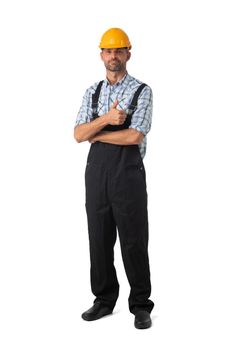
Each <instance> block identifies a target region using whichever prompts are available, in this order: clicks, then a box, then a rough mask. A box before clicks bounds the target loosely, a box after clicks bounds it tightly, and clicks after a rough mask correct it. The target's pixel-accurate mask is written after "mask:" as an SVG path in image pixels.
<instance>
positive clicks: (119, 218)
mask: <svg viewBox="0 0 233 350" xmlns="http://www.w3.org/2000/svg"><path fill="white" fill-rule="evenodd" d="M116 181H117V184H116V186H117V191H116V195H115V197H114V201H113V213H114V218H115V221H116V223H117V227H118V231H119V238H120V245H121V252H122V258H123V262H124V267H125V271H126V275H127V278H128V281H129V284H130V287H131V291H130V295H129V309H130V312H132V313H135V312H136V311H137V310H139V309H143V310H147V311H148V312H151V310H152V309H153V307H154V303H153V302H152V301H151V300H150V299H149V297H150V294H151V282H150V267H149V258H148V214H147V191H146V180H145V169H144V165H143V164H140V166H139V165H136V166H130V167H129V168H127V166H126V167H125V168H124V169H123V170H122V171H119V173H118V176H117V177H116Z"/></svg>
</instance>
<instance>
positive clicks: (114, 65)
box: [105, 60, 125, 72]
mask: <svg viewBox="0 0 233 350" xmlns="http://www.w3.org/2000/svg"><path fill="white" fill-rule="evenodd" d="M105 67H106V69H107V70H109V71H110V72H120V71H122V70H124V69H125V63H121V62H119V61H118V60H114V61H110V62H108V63H105Z"/></svg>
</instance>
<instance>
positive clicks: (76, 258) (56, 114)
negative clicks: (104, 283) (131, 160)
mask: <svg viewBox="0 0 233 350" xmlns="http://www.w3.org/2000/svg"><path fill="white" fill-rule="evenodd" d="M230 3H231V1H224V0H221V1H214V0H213V1H207V0H196V1H188V0H184V1H181V0H178V1H171V0H170V1H169V0H161V1H148V0H144V1H140V2H138V3H137V2H135V1H134V2H133V1H132V2H130V1H128V2H126V1H121V0H119V1H117V2H111V1H105V0H102V1H85V2H82V3H81V2H80V1H77V0H76V1H74V0H73V1H71V0H66V1H52V0H46V1H43V0H40V1H32V0H30V1H29V0H28V1H26V0H22V1H11V0H7V1H6V0H5V1H4V0H3V1H1V5H0V35H1V45H0V50H1V54H0V59H1V63H0V69H1V72H0V100H1V107H0V108H1V110H0V117H1V121H0V152H1V158H0V166H1V168H0V176H1V182H0V206H1V208H0V210H1V211H0V213H1V221H0V230H1V242H0V259H1V260H0V269H1V273H0V283H1V288H0V303H1V304H0V322H1V325H0V328H1V335H0V348H1V350H7V349H14V350H15V349H24V350H26V349H30V350H32V349H33V350H37V349H40V350H41V349H43V350H47V349H48V350H51V349H56V350H60V349H64V350H67V349H69V350H73V349H89V348H90V349H91V348H92V349H93V348H94V349H109V348H110V349H113V350H115V349H120V348H121V349H123V348H129V347H131V348H132V349H142V348H143V349H144V348H145V349H146V348H147V349H149V348H150V349H151V348H155V349H159V350H161V349H179V350H183V349H185V350H187V349H189V350H191V349H195V350H196V349H224V350H228V349H232V347H233V341H232V329H233V321H232V320H233V317H232V315H233V302H232V295H233V287H232V266H233V257H232V233H233V225H232V212H233V203H232V202H233V199H232V198H233V186H232V178H233V168H232V150H233V141H232V117H233V113H232V112H233V108H232V96H233V83H232V81H233V69H232V62H233V51H232V31H233V24H232V16H233V14H232V11H231V8H230ZM115 26H116V27H121V28H123V29H124V30H125V31H126V32H127V33H128V35H129V37H130V40H131V42H132V46H133V48H132V59H131V61H130V62H129V64H128V71H129V73H130V74H131V75H133V76H135V77H136V78H138V79H140V80H142V81H144V82H146V83H147V84H149V85H150V86H151V87H152V89H153V92H154V115H153V123H152V129H151V132H150V133H149V134H148V148H147V155H146V157H145V159H144V164H145V167H146V172H147V187H148V200H149V224H150V241H149V254H150V265H151V279H152V295H151V298H152V299H153V300H154V302H155V308H154V310H153V312H152V318H153V327H152V328H150V329H148V330H144V331H140V330H137V329H135V328H134V326H133V321H134V317H133V315H132V314H130V313H129V311H128V304H127V298H128V294H129V285H128V282H127V279H126V277H125V272H124V269H123V265H122V260H121V255H120V249H119V241H117V244H116V249H115V251H116V253H115V254H116V267H117V272H118V278H119V282H120V284H121V289H120V297H119V299H118V303H117V305H116V308H115V312H114V314H113V315H112V316H109V317H106V318H104V319H101V320H99V321H96V322H85V321H83V320H82V319H81V317H80V315H81V313H82V312H83V311H84V310H86V309H87V308H89V307H90V306H91V305H92V301H93V299H94V297H93V295H92V294H91V291H90V283H89V250H88V248H89V247H88V236H87V224H86V213H85V206H84V203H85V201H84V194H85V192H84V168H85V163H86V156H87V152H88V149H89V143H87V142H85V143H82V144H78V143H76V141H75V140H74V138H73V127H74V122H75V118H76V114H77V112H78V109H79V107H80V103H81V99H82V96H83V94H84V92H85V90H86V88H87V87H89V86H90V85H92V84H93V83H94V82H96V81H99V80H101V79H103V78H104V77H105V69H104V67H103V64H102V62H101V61H100V59H99V49H98V44H99V41H100V37H101V35H102V34H103V32H104V31H105V30H107V29H108V28H110V27H115Z"/></svg>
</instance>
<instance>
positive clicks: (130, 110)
mask: <svg viewBox="0 0 233 350" xmlns="http://www.w3.org/2000/svg"><path fill="white" fill-rule="evenodd" d="M145 86H147V85H146V84H145V83H143V84H141V85H140V86H139V87H138V89H137V90H136V91H135V93H134V96H133V99H132V102H131V103H130V105H129V107H128V114H129V115H132V114H133V113H134V111H135V110H136V107H137V104H138V97H139V95H140V93H141V91H142V90H143V89H144V87H145Z"/></svg>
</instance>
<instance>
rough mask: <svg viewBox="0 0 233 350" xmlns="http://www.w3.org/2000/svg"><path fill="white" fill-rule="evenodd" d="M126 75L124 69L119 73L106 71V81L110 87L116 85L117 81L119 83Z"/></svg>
mask: <svg viewBox="0 0 233 350" xmlns="http://www.w3.org/2000/svg"><path fill="white" fill-rule="evenodd" d="M126 73H127V70H126V69H125V70H123V71H120V72H111V71H109V70H107V79H108V81H109V83H110V85H114V84H116V83H118V81H120V80H121V79H122V78H123V77H124V76H125V74H126Z"/></svg>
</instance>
